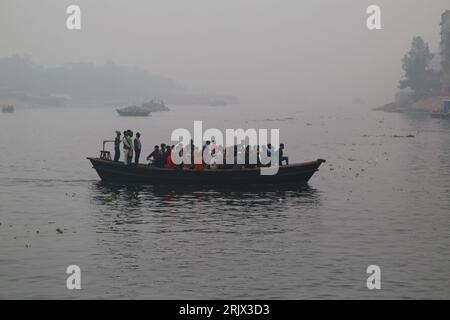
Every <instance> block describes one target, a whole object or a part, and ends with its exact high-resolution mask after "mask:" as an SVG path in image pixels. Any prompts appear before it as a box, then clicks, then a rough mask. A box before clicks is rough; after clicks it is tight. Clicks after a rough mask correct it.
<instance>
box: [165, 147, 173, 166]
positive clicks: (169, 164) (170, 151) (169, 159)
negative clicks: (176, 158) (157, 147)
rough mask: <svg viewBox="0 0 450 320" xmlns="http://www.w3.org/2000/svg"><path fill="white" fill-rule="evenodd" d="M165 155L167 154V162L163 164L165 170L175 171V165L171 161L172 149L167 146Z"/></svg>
mask: <svg viewBox="0 0 450 320" xmlns="http://www.w3.org/2000/svg"><path fill="white" fill-rule="evenodd" d="M166 153H167V160H166V163H165V165H166V168H167V169H175V164H174V163H173V160H172V148H171V147H169V146H167V148H166Z"/></svg>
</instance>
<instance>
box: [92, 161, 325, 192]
mask: <svg viewBox="0 0 450 320" xmlns="http://www.w3.org/2000/svg"><path fill="white" fill-rule="evenodd" d="M87 159H88V160H89V161H90V162H91V163H92V166H93V168H94V169H95V171H97V174H98V175H99V177H100V179H101V180H102V181H105V182H116V183H134V184H174V185H175V184H179V185H234V186H236V185H252V184H258V185H284V184H295V185H304V184H306V183H307V182H308V181H309V180H310V179H311V177H312V176H313V175H314V173H315V172H317V171H318V170H319V167H320V166H321V165H322V163H324V162H325V160H323V159H317V160H316V161H310V162H304V163H299V164H292V165H286V166H280V167H279V170H278V173H277V174H276V175H261V168H260V167H258V168H243V167H241V168H237V169H205V170H202V171H197V170H194V169H192V170H183V169H167V168H157V167H153V166H149V165H144V164H138V165H135V164H131V165H126V164H124V163H123V162H114V161H111V160H109V159H101V158H92V157H88V158H87Z"/></svg>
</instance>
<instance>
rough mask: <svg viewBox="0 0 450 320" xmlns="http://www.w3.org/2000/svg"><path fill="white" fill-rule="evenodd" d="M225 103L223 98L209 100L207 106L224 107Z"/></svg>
mask: <svg viewBox="0 0 450 320" xmlns="http://www.w3.org/2000/svg"><path fill="white" fill-rule="evenodd" d="M226 105H227V102H226V101H225V100H224V99H216V100H211V101H210V102H209V103H208V106H210V107H224V106H226Z"/></svg>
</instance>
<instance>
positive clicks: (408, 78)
mask: <svg viewBox="0 0 450 320" xmlns="http://www.w3.org/2000/svg"><path fill="white" fill-rule="evenodd" d="M433 58H434V54H433V53H431V52H430V48H429V46H428V43H426V42H425V41H424V40H423V39H422V38H421V37H414V38H413V41H412V45H411V50H410V51H409V52H408V53H407V54H406V55H405V56H404V57H403V59H402V63H403V70H404V71H405V75H404V77H403V79H402V80H400V84H399V88H400V89H405V88H411V89H412V90H413V91H414V93H415V95H416V97H421V96H424V95H427V94H430V93H433V92H434V91H437V90H439V88H440V72H439V71H436V70H433V69H432V68H431V67H430V64H431V61H432V60H433Z"/></svg>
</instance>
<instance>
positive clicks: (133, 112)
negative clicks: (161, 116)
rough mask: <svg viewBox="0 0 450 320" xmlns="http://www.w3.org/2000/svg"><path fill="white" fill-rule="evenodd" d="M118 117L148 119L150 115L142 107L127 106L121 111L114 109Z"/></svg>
mask: <svg viewBox="0 0 450 320" xmlns="http://www.w3.org/2000/svg"><path fill="white" fill-rule="evenodd" d="M116 111H117V113H118V114H119V116H123V117H148V116H149V115H150V112H151V111H150V110H147V109H145V108H142V107H137V106H129V107H125V108H121V109H116Z"/></svg>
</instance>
